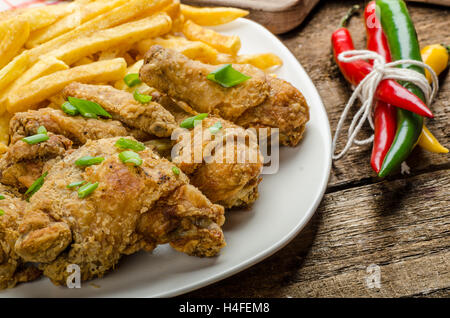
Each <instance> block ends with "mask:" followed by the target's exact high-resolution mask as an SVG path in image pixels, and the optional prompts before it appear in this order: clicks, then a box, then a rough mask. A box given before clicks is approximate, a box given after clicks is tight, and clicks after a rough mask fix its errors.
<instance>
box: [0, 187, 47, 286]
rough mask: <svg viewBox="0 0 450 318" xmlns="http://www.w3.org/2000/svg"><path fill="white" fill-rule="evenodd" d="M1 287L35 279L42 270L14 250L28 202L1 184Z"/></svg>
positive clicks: (12, 189)
mask: <svg viewBox="0 0 450 318" xmlns="http://www.w3.org/2000/svg"><path fill="white" fill-rule="evenodd" d="M0 194H1V195H2V196H4V199H3V200H0V211H2V215H1V216H0V242H1V244H0V289H5V288H11V287H14V286H15V285H16V284H18V283H21V282H28V281H32V280H35V279H36V278H38V277H39V276H40V275H41V272H40V271H39V270H38V269H37V268H35V267H33V266H28V265H27V264H25V262H24V261H23V260H22V259H21V257H20V256H19V255H17V253H16V252H15V250H14V244H15V243H16V240H17V238H18V237H19V235H20V234H19V231H18V228H19V223H20V222H21V221H22V219H23V216H24V213H25V207H26V205H27V202H25V201H24V200H22V199H21V198H20V194H19V193H18V192H17V191H16V190H15V189H14V188H11V187H8V186H5V185H3V184H0Z"/></svg>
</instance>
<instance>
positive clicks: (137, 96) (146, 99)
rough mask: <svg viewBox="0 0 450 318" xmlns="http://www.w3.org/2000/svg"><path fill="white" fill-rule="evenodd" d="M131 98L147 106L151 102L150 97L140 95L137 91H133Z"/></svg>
mask: <svg viewBox="0 0 450 318" xmlns="http://www.w3.org/2000/svg"><path fill="white" fill-rule="evenodd" d="M133 97H134V99H135V100H137V101H138V102H139V103H141V104H147V103H149V102H150V101H151V100H152V97H151V96H150V95H146V94H141V93H139V92H138V90H137V89H135V90H134V93H133Z"/></svg>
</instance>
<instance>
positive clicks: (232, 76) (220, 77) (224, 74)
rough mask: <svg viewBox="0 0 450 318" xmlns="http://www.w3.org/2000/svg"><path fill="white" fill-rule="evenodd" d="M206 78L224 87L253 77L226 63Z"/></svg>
mask: <svg viewBox="0 0 450 318" xmlns="http://www.w3.org/2000/svg"><path fill="white" fill-rule="evenodd" d="M206 78H207V79H209V80H211V81H213V82H216V83H218V84H220V85H222V86H223V87H233V86H235V85H238V84H240V83H242V82H245V81H246V80H248V79H250V78H251V77H250V76H247V75H245V74H242V73H241V72H239V71H237V70H235V69H234V68H233V67H232V66H231V64H225V65H223V66H221V67H219V68H218V69H217V70H215V71H213V72H211V73H209V74H208V75H207V77H206Z"/></svg>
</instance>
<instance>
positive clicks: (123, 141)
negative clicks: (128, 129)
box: [115, 138, 145, 151]
mask: <svg viewBox="0 0 450 318" xmlns="http://www.w3.org/2000/svg"><path fill="white" fill-rule="evenodd" d="M115 146H116V147H117V148H119V149H131V150H134V151H142V150H144V149H145V145H144V144H143V143H142V142H139V141H136V140H133V139H128V138H119V139H118V140H117V141H116V143H115Z"/></svg>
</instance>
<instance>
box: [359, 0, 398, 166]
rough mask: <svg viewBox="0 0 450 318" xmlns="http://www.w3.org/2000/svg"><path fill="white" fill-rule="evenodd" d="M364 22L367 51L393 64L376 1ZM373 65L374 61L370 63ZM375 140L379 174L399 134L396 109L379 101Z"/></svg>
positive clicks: (373, 161)
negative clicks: (375, 53) (376, 13)
mask: <svg viewBox="0 0 450 318" xmlns="http://www.w3.org/2000/svg"><path fill="white" fill-rule="evenodd" d="M364 20H365V24H366V33H367V49H368V50H370V51H374V52H377V53H378V54H380V55H381V56H383V57H384V58H385V60H386V62H391V61H392V58H391V52H390V51H389V45H388V43H387V39H386V36H385V35H384V33H383V29H382V28H381V25H380V23H379V21H378V19H377V18H376V15H375V1H371V2H369V4H368V5H367V6H366V9H365V11H364ZM369 63H371V64H372V63H373V61H369ZM374 108H375V109H374V114H373V117H374V125H375V127H374V130H375V131H374V140H373V147H372V156H371V158H370V164H371V166H372V169H373V170H374V171H375V172H376V173H378V172H380V169H381V165H382V164H383V160H384V157H386V154H387V152H388V151H389V148H390V147H391V145H392V141H393V140H394V138H395V133H396V132H397V115H396V110H395V107H394V106H392V105H390V104H386V103H384V102H382V101H379V100H378V101H377V102H376V103H375V107H374Z"/></svg>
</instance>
